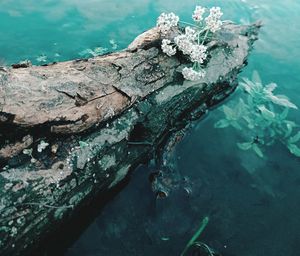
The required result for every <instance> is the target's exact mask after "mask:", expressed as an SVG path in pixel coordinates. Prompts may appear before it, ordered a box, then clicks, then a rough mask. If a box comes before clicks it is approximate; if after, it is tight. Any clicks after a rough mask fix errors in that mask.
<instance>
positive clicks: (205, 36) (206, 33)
mask: <svg viewBox="0 0 300 256" xmlns="http://www.w3.org/2000/svg"><path fill="white" fill-rule="evenodd" d="M208 32H209V29H207V30H206V32H205V35H204V38H203V41H202V43H201V44H202V45H203V44H204V42H205V40H206V38H207V35H208Z"/></svg>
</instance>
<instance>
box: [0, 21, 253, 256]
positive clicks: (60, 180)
mask: <svg viewBox="0 0 300 256" xmlns="http://www.w3.org/2000/svg"><path fill="white" fill-rule="evenodd" d="M258 29H259V24H254V25H251V26H237V25H233V24H229V23H228V24H226V25H224V27H223V28H222V30H221V31H220V32H219V33H218V35H217V38H216V39H215V40H214V41H212V42H210V43H209V47H210V56H209V60H208V62H207V64H206V67H205V70H206V76H205V77H204V78H203V79H202V80H201V81H197V82H191V81H184V80H183V78H182V75H181V74H180V73H179V72H178V71H180V70H181V69H182V67H183V65H184V64H186V63H187V60H186V58H185V56H182V55H180V54H177V55H176V56H174V57H168V56H166V55H165V54H163V53H162V52H161V50H160V47H159V42H160V34H159V33H158V31H157V29H156V28H153V29H151V30H149V31H147V32H145V33H144V34H142V35H141V36H139V37H138V38H137V39H136V40H135V41H134V42H133V43H132V44H131V45H130V46H129V47H128V48H127V49H125V50H123V51H120V52H117V53H112V54H109V55H105V56H99V57H95V58H92V59H85V60H75V61H68V62H62V63H54V64H49V65H47V66H28V67H21V68H1V69H0V167H1V171H0V189H1V190H0V193H1V196H0V252H1V255H17V254H20V253H22V252H24V251H27V250H28V248H31V247H32V246H33V244H34V243H36V242H38V241H39V239H41V238H42V237H44V236H45V234H46V233H47V232H49V231H52V230H55V226H57V225H58V224H59V223H61V222H62V221H64V220H65V219H66V218H68V217H70V216H71V215H72V212H73V211H74V209H76V208H79V207H82V206H83V205H84V203H85V202H87V199H88V198H91V197H93V196H94V195H96V194H99V193H101V192H103V191H108V190H109V189H111V188H112V187H114V186H115V185H116V184H118V183H119V182H120V181H121V180H122V179H124V177H125V176H126V175H127V173H128V172H129V170H130V169H132V168H134V167H135V166H137V165H138V164H139V163H141V161H144V160H145V159H147V158H149V156H150V155H151V153H153V151H155V150H156V149H157V148H158V147H160V146H161V145H162V143H163V141H164V140H165V138H166V137H167V136H168V135H169V134H170V133H171V132H172V131H174V130H176V129H180V128H181V127H183V126H184V125H185V124H186V123H187V122H188V120H190V119H191V118H197V117H200V116H201V115H202V114H204V113H205V112H206V110H207V109H208V108H209V107H210V106H212V105H214V104H216V103H218V102H220V101H221V100H223V99H224V98H225V97H226V96H228V95H229V94H230V93H231V92H232V91H233V90H234V89H235V87H236V86H237V74H238V73H239V71H240V70H241V68H242V67H243V66H244V65H245V62H246V59H247V56H248V53H249V50H250V49H251V46H252V43H253V42H254V41H255V40H256V39H257V33H258ZM176 33H178V31H173V36H174V34H176ZM41 141H45V142H46V143H48V144H49V145H48V146H47V147H46V148H45V149H44V150H43V151H42V152H39V151H38V150H37V149H38V145H39V144H40V143H41ZM24 149H32V154H31V155H30V154H28V153H27V154H24Z"/></svg>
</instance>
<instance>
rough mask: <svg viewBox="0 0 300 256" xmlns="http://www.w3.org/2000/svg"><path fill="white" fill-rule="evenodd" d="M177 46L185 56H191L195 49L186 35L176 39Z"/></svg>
mask: <svg viewBox="0 0 300 256" xmlns="http://www.w3.org/2000/svg"><path fill="white" fill-rule="evenodd" d="M174 42H175V44H176V45H177V46H178V49H179V50H180V51H182V52H183V54H187V55H189V54H191V52H192V49H193V43H192V42H191V41H190V40H189V39H188V37H187V36H186V35H179V36H176V37H175V38H174Z"/></svg>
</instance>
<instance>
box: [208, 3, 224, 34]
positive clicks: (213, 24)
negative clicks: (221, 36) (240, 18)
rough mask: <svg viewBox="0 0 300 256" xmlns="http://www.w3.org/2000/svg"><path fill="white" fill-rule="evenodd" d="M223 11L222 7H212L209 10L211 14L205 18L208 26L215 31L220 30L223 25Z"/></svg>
mask: <svg viewBox="0 0 300 256" xmlns="http://www.w3.org/2000/svg"><path fill="white" fill-rule="evenodd" d="M222 15H223V13H222V12H221V8H220V7H212V8H211V9H210V10H209V15H208V17H207V18H205V22H206V27H207V28H208V29H209V30H210V31H211V32H213V33H215V32H216V31H218V30H219V29H220V28H221V26H222V21H221V20H220V19H221V17H222Z"/></svg>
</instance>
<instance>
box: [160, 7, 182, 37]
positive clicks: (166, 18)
mask: <svg viewBox="0 0 300 256" xmlns="http://www.w3.org/2000/svg"><path fill="white" fill-rule="evenodd" d="M178 22H179V17H178V16H176V15H175V14H174V13H173V12H171V13H162V14H161V15H160V16H159V17H158V19H157V27H158V28H159V30H160V32H161V33H163V34H166V33H168V32H169V31H170V29H171V28H172V27H176V26H177V25H178Z"/></svg>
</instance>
